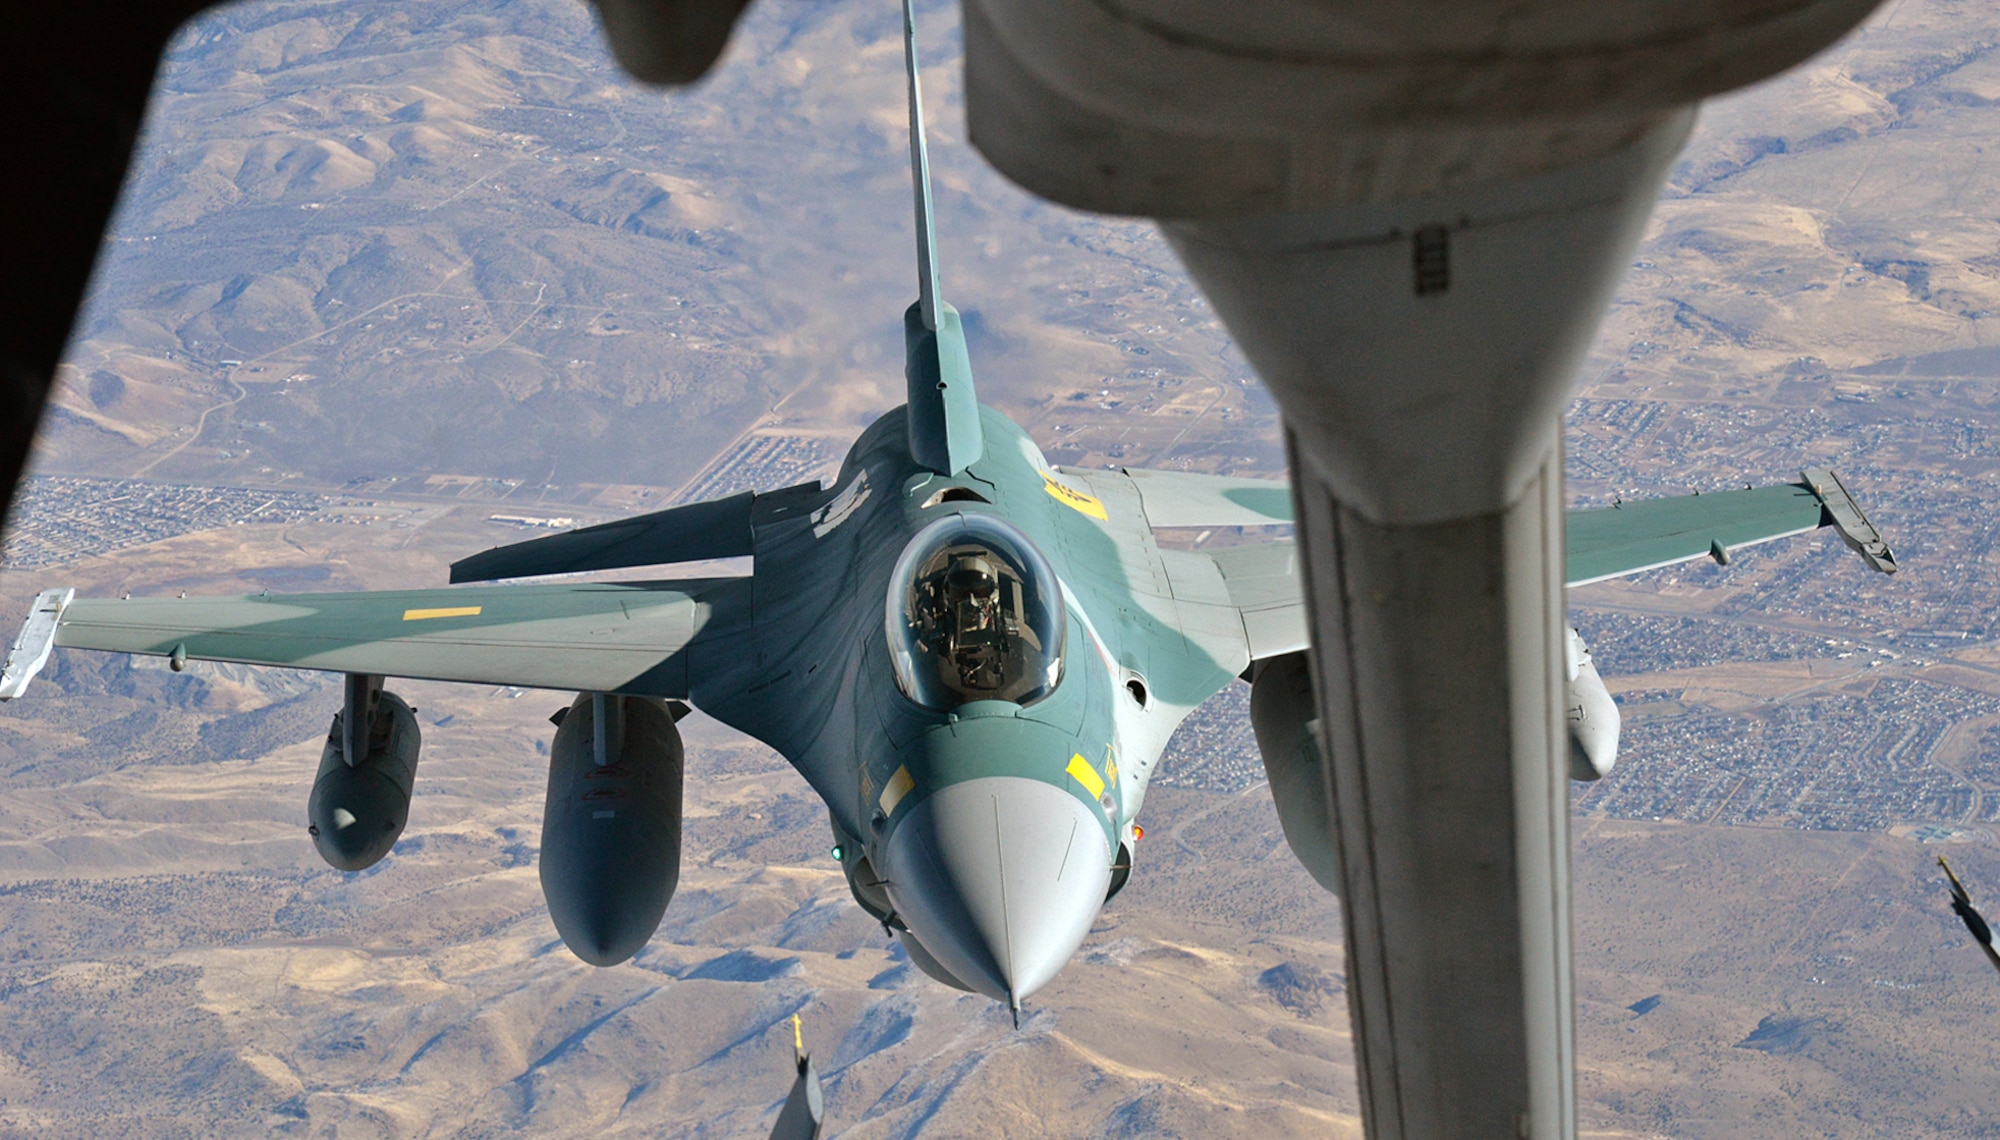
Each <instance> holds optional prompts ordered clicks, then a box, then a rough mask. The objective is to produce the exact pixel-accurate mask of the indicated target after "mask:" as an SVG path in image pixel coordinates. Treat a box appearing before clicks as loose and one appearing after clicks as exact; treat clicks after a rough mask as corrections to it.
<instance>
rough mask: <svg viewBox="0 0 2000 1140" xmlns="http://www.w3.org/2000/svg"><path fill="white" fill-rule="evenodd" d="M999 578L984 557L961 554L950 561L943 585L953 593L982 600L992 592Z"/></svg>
mask: <svg viewBox="0 0 2000 1140" xmlns="http://www.w3.org/2000/svg"><path fill="white" fill-rule="evenodd" d="M999 581H1000V576H999V575H998V574H997V573H995V572H994V570H993V564H992V563H991V562H988V561H987V560H986V558H985V556H984V555H979V554H962V555H959V556H958V557H957V558H956V559H954V560H953V561H952V564H951V570H950V571H949V572H947V573H946V574H945V583H946V584H947V585H949V586H950V587H951V589H952V591H953V592H955V593H959V594H971V595H972V596H973V597H976V598H983V597H985V596H986V595H988V594H990V593H992V592H993V587H994V586H996V585H998V584H999Z"/></svg>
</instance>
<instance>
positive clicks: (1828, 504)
mask: <svg viewBox="0 0 2000 1140" xmlns="http://www.w3.org/2000/svg"><path fill="white" fill-rule="evenodd" d="M1108 474H1109V473H1108V472H1092V473H1091V474H1090V475H1089V476H1088V478H1089V479H1090V480H1091V481H1092V485H1093V487H1096V488H1098V489H1100V490H1102V489H1104V488H1103V481H1104V480H1105V479H1106V476H1107V475H1108ZM1121 474H1123V475H1124V476H1126V477H1127V478H1128V479H1130V480H1131V482H1132V484H1133V485H1134V486H1136V487H1137V488H1138V492H1139V495H1140V497H1141V500H1142V502H1143V504H1144V510H1145V512H1146V520H1147V522H1148V523H1150V524H1151V525H1153V526H1240V525H1259V524H1258V523H1254V522H1246V521H1243V520H1246V519H1248V518H1249V517H1250V515H1251V512H1253V511H1257V510H1258V509H1259V508H1260V507H1266V508H1269V509H1270V511H1271V513H1268V514H1261V515H1260V516H1259V517H1260V518H1261V522H1262V525H1269V524H1271V523H1273V522H1278V521H1284V520H1281V519H1278V518H1276V517H1274V516H1275V512H1276V509H1277V501H1274V500H1272V499H1271V498H1269V492H1270V491H1276V492H1278V493H1280V494H1282V495H1283V496H1284V498H1283V500H1282V503H1283V506H1284V510H1285V512H1286V516H1287V518H1288V517H1289V513H1290V504H1291V500H1290V493H1289V491H1288V490H1287V488H1286V487H1285V486H1284V485H1283V484H1273V483H1271V482H1269V481H1267V480H1257V479H1233V478H1225V477H1220V476H1212V475H1194V474H1188V473H1182V472H1158V471H1136V470H1129V469H1128V470H1125V471H1123V472H1121ZM1260 494H1262V495H1263V496H1264V497H1262V498H1260V497H1259V495H1260ZM1232 496H1234V497H1232ZM1161 519H1171V520H1174V521H1171V522H1162V521H1160V520H1161ZM1822 526H1831V527H1833V528H1835V530H1836V531H1838V532H1839V534H1840V536H1841V539H1842V540H1843V541H1844V542H1846V543H1847V545H1848V546H1850V547H1852V548H1854V549H1855V550H1856V551H1858V552H1860V554H1861V556H1862V558H1863V559H1865V560H1866V561H1867V562H1868V564H1869V565H1870V566H1872V567H1874V568H1875V569H1876V570H1879V571H1881V572H1882V573H1885V574H1893V573H1895V571H1896V556H1895V555H1894V554H1893V553H1892V552H1891V551H1890V549H1889V547H1888V544H1887V543H1885V542H1884V541H1883V540H1882V536H1881V535H1880V534H1879V533H1878V532H1877V531H1876V530H1875V527H1874V525H1873V524H1871V523H1870V522H1869V521H1868V518H1867V516H1866V515H1864V514H1863V513H1862V511H1861V507H1860V506H1859V505H1858V504H1857V503H1855V501H1854V499H1853V497H1852V496H1851V495H1849V494H1848V492H1847V488H1846V487H1844V486H1842V485H1841V482H1840V478H1839V476H1837V475H1835V474H1834V473H1833V472H1832V471H1829V470H1825V469H1814V470H1808V471H1806V472H1805V473H1804V475H1803V477H1802V478H1801V480H1800V481H1799V482H1797V483H1781V484H1778V485H1776V486H1772V487H1752V488H1746V489H1744V490H1741V491H1724V492H1720V493H1716V494H1707V495H1689V496H1686V497H1684V498H1675V499H1649V500H1646V501H1644V502H1636V503H1621V504H1619V505H1618V506H1615V507H1605V508H1602V509H1598V510H1588V511H1571V512H1570V513H1569V516H1568V519H1567V531H1568V546H1569V558H1568V571H1567V574H1566V578H1567V581H1566V583H1565V584H1566V585H1571V586H1580V585H1583V584H1585V583H1587V582H1599V581H1603V580H1604V579H1606V578H1617V577H1622V576H1624V575H1626V574H1636V573H1638V572H1639V571H1642V570H1651V569H1654V568H1656V567H1660V566H1668V565H1672V564H1673V563H1676V562H1688V561H1692V560H1694V559H1697V558H1714V559H1716V560H1717V561H1720V562H1725V563H1726V562H1727V561H1728V559H1729V557H1730V555H1731V552H1733V551H1736V550H1739V549H1741V548H1743V547H1745V546H1754V545H1756V544H1757V543H1761V542H1769V541H1771V540H1773V539H1778V538H1784V537H1786V536H1788V535H1794V534H1801V533H1804V532H1805V531H1809V530H1815V529H1817V528H1819V527H1822ZM1199 556H1200V557H1206V558H1207V559H1208V560H1209V561H1210V562H1212V563H1214V565H1215V568H1216V569H1217V570H1218V571H1220V572H1221V575H1222V582H1223V585H1224V587H1225V589H1226V591H1227V595H1228V605H1229V606H1230V607H1231V608H1233V609H1235V610H1236V612H1237V614H1238V615H1239V616H1240V617H1241V618H1242V621H1243V632H1244V639H1245V641H1246V642H1247V644H1248V647H1249V650H1250V659H1251V660H1253V661H1257V660H1262V659H1264V658H1266V657H1276V656H1278V655H1280V654H1285V653H1293V652H1297V651H1299V650H1303V649H1305V648H1306V647H1307V645H1308V644H1309V633H1308V627H1307V620H1306V607H1305V593H1304V582H1303V580H1302V579H1301V577H1300V567H1299V557H1298V550H1297V547H1296V546H1295V545H1294V544H1293V542H1292V541H1291V540H1290V539H1282V540H1279V541H1275V542H1266V543H1259V544H1256V545H1250V546H1233V547H1225V548H1222V549H1219V550H1207V551H1203V552H1201V554H1200V555H1199ZM1187 557H1193V556H1191V555H1185V554H1176V555H1172V558H1174V559H1184V558H1187ZM1180 577H1181V576H1180V575H1176V579H1177V581H1178V579H1179V578H1180ZM1180 592H1181V591H1180V588H1179V586H1178V585H1177V587H1176V593H1177V595H1178V594H1179V593H1180ZM1201 600H1205V601H1206V600H1212V599H1208V598H1206V597H1204V598H1202V599H1201Z"/></svg>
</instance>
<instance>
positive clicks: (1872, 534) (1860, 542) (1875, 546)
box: [1799, 467, 1896, 574]
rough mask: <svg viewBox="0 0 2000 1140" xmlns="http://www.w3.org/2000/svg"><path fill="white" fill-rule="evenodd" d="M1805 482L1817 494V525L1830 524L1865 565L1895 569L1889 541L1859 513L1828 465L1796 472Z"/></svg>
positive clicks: (1858, 506)
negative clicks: (1818, 512)
mask: <svg viewBox="0 0 2000 1140" xmlns="http://www.w3.org/2000/svg"><path fill="white" fill-rule="evenodd" d="M1799 477H1800V478H1801V479H1803V480H1804V481H1805V485H1806V486H1807V487H1809V488H1811V489H1812V493H1813V494H1814V495H1816V496H1818V497H1819V504H1820V510H1821V515H1822V517H1821V520H1820V525H1821V526H1831V527H1833V528H1834V529H1835V530H1837V531H1839V532H1840V539H1841V541H1842V542H1845V543H1846V544H1847V545H1848V546H1849V547H1850V548H1852V549H1853V550H1854V552H1855V553H1857V554H1859V555H1861V558H1862V560H1863V561H1865V562H1867V563H1868V565H1869V566H1871V567H1873V568H1874V569H1875V570H1878V571H1880V572H1881V573H1884V574H1894V573H1895V572H1896V555H1895V554H1894V552H1892V551H1891V550H1890V549H1889V544H1888V543H1887V542H1885V541H1883V539H1882V535H1881V532H1879V531H1877V530H1876V529H1875V524H1873V523H1871V522H1869V521H1868V516H1867V515H1865V514H1862V513H1861V504H1859V503H1857V502H1855V501H1854V496H1853V495H1851V494H1848V491H1847V487H1846V485H1844V484H1843V483H1841V481H1840V476H1838V475H1836V474H1834V473H1833V469H1832V468H1830V467H1808V468H1806V469H1805V470H1804V471H1802V472H1800V473H1799Z"/></svg>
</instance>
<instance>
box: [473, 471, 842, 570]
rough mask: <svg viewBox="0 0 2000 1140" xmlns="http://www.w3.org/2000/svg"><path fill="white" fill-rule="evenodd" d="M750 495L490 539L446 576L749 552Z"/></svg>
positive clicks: (619, 565) (622, 565) (620, 565)
mask: <svg viewBox="0 0 2000 1140" xmlns="http://www.w3.org/2000/svg"><path fill="white" fill-rule="evenodd" d="M814 489H815V490H817V489H818V488H817V487H816V486H815V487H814ZM756 498H757V496H756V495H755V494H754V493H752V492H750V491H745V492H743V493H742V494H740V495H731V496H730V497H728V498H726V499H715V500H713V501H710V502H706V503H689V504H688V505H687V506H684V507H670V508H668V509H667V510H664V511H657V512H655V513H653V514H650V515H640V516H638V517H637V518H629V519H619V520H618V521H617V522H608V523H602V524H600V525H598V526H587V527H584V528H583V529H581V530H572V531H567V532H565V533H563V534H552V535H549V536H548V537H547V538H537V539H533V540H530V541H528V542H517V543H514V544H513V545H511V546H496V547H494V548H493V549H491V550H488V551H485V552H483V553H480V554H475V555H473V556H472V557H470V558H461V559H459V560H458V561H457V562H454V563H452V564H451V580H452V583H453V584H454V585H456V584H458V583H461V582H497V581H500V580H501V579H505V578H534V577H538V576H541V575H544V574H581V573H584V572H585V571H589V570H623V569H627V568H628V567H632V566H664V565H667V564H669V563H673V562H702V561H706V560H707V559H711V558H738V557H742V556H744V555H747V554H750V553H751V552H752V550H751V528H750V510H751V506H752V503H753V501H754V500H755V499H756Z"/></svg>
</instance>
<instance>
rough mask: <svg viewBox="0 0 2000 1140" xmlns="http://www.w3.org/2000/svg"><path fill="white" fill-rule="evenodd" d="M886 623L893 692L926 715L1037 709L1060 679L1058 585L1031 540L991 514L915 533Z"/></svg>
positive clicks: (956, 518)
mask: <svg viewBox="0 0 2000 1140" xmlns="http://www.w3.org/2000/svg"><path fill="white" fill-rule="evenodd" d="M883 616H884V619H885V620H884V625H885V627H886V630H887V633H888V637H889V656H890V659H891V660H892V661H894V662H895V668H896V683H897V684H898V685H899V686H901V687H902V690H903V694H904V695H905V696H907V697H909V698H910V699H911V700H913V701H915V702H916V703H918V704H920V705H923V706H924V707H925V708H932V709H939V710H944V709H951V708H956V707H958V706H959V705H962V704H965V703H966V702H968V701H1013V702H1014V703H1016V704H1022V705H1026V704H1033V703H1034V702H1035V701H1038V700H1040V699H1041V698H1043V697H1045V696H1047V695H1048V694H1049V692H1050V691H1051V690H1053V689H1054V688H1055V687H1056V683H1057V682H1058V681H1060V680H1061V679H1062V668H1063V662H1062V654H1063V620H1064V617H1063V600H1062V584H1061V583H1060V582H1058V581H1057V580H1056V575H1055V571H1054V570H1052V569H1050V568H1049V564H1048V560H1047V559H1045V558H1043V557H1042V552H1041V551H1039V550H1037V549H1035V544H1034V543H1033V542H1030V541H1029V540H1028V536H1027V535H1025V534H1022V533H1021V532H1020V531H1019V530H1016V529H1015V528H1014V527H1013V526H1011V525H1009V524H1008V523H1006V522H1004V521H1002V520H1001V519H999V518H996V517H994V516H992V515H987V514H955V515H950V516H948V517H946V518H942V519H939V520H938V521H936V522H934V523H932V524H930V525H929V526H927V527H925V528H924V529H922V530H920V531H918V532H917V533H916V535H915V537H913V538H911V539H910V544H909V545H908V546H906V547H904V548H903V553H902V556H901V557H900V558H898V559H897V560H896V569H895V572H894V573H892V574H891V575H890V576H889V596H888V599H887V606H886V612H885V614H884V615H883Z"/></svg>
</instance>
